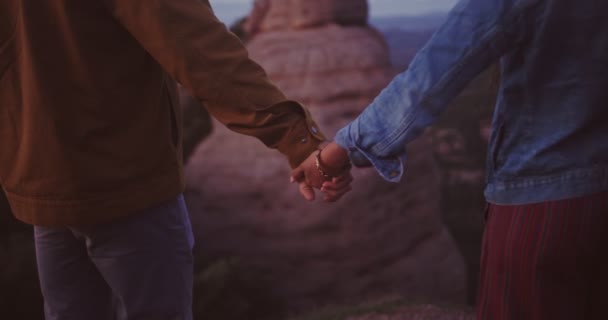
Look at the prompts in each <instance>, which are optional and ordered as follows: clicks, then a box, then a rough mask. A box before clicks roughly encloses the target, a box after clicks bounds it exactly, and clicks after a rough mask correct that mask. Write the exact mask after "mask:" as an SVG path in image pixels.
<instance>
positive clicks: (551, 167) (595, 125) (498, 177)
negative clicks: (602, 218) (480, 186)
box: [486, 0, 608, 203]
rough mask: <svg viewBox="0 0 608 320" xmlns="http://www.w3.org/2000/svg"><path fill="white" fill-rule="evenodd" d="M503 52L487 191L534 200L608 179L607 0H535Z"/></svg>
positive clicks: (592, 187) (507, 199)
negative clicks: (512, 44)
mask: <svg viewBox="0 0 608 320" xmlns="http://www.w3.org/2000/svg"><path fill="white" fill-rule="evenodd" d="M522 19H524V20H526V21H525V22H524V23H523V24H522V25H523V27H524V28H525V30H522V31H521V34H522V39H521V44H520V45H518V46H517V47H515V48H513V49H512V50H509V51H508V52H507V53H506V55H505V56H504V57H503V63H502V78H503V79H502V85H501V88H500V92H499V100H498V102H497V109H496V111H495V115H494V132H493V134H492V138H491V141H490V146H491V149H490V152H489V155H488V170H489V172H490V175H489V185H488V190H487V191H486V196H487V197H488V198H489V200H492V201H495V202H497V203H511V202H531V201H532V202H533V201H542V200H547V197H548V198H549V199H560V198H564V197H568V196H578V195H584V194H588V193H589V192H597V191H598V188H601V187H604V188H605V187H607V186H606V185H605V184H606V182H607V181H608V125H607V124H608V108H607V106H606V104H607V103H608V90H607V88H608V32H607V31H608V2H605V1H560V0H554V1H541V2H540V3H539V4H537V5H536V6H535V7H534V8H532V9H531V10H530V11H529V12H528V14H527V15H525V16H523V17H522Z"/></svg>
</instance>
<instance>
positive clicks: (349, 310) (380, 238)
mask: <svg viewBox="0 0 608 320" xmlns="http://www.w3.org/2000/svg"><path fill="white" fill-rule="evenodd" d="M455 2H456V1H454V0H432V1H428V0H369V1H367V0H255V1H253V0H211V4H212V6H213V7H214V10H215V11H216V14H217V16H218V17H219V18H220V19H221V20H222V21H223V22H224V23H225V24H226V25H227V27H229V28H230V29H231V30H232V31H233V32H234V33H235V34H236V35H237V36H239V37H240V38H241V40H242V41H243V43H244V44H245V45H246V46H247V48H248V49H249V50H250V54H251V57H252V58H253V59H254V60H256V61H257V62H258V63H260V64H261V65H262V66H263V67H264V68H265V69H266V71H267V72H268V74H269V76H270V78H271V79H272V80H273V81H275V82H276V83H277V85H278V86H279V87H280V88H281V89H282V90H283V91H284V92H285V93H286V94H287V96H288V97H290V98H291V99H294V100H298V101H301V102H302V103H304V104H305V105H306V106H307V107H309V108H310V110H311V112H312V114H313V116H314V117H315V119H316V120H317V122H318V124H319V125H320V126H321V127H322V128H323V131H324V132H325V134H326V135H327V136H328V137H332V136H333V134H334V133H335V132H336V131H337V130H338V129H340V128H341V127H342V126H344V125H345V124H347V123H348V122H349V121H350V120H352V119H354V118H355V117H356V116H357V115H358V114H359V113H360V112H361V111H362V110H363V109H364V108H365V107H366V106H367V105H368V104H369V103H370V102H371V101H372V100H373V98H374V97H375V96H376V95H377V94H378V93H379V92H380V91H381V90H382V88H384V87H385V86H386V85H387V84H388V83H389V82H390V80H391V79H392V78H393V77H394V76H395V75H396V74H398V73H399V72H403V71H404V70H406V69H407V67H408V65H409V63H410V61H411V60H412V58H413V57H414V55H415V54H416V52H417V51H418V50H419V49H420V48H422V46H423V45H424V44H425V43H426V41H427V40H428V39H429V38H430V37H431V35H432V34H433V32H434V30H435V29H436V28H437V27H438V26H439V25H440V24H441V23H442V21H443V20H444V19H445V16H446V14H447V12H448V11H449V10H450V8H451V7H452V6H453V5H454V4H455ZM494 69H495V68H492V70H488V71H486V72H484V73H483V74H482V75H480V76H479V77H478V79H476V80H474V81H473V82H472V83H471V85H470V86H469V87H468V88H467V89H466V90H465V91H464V92H463V93H462V94H461V95H460V96H459V97H458V98H456V99H455V100H454V101H453V102H452V104H451V105H450V107H449V108H448V109H447V110H446V112H444V114H443V116H442V117H441V119H440V120H439V121H438V122H437V123H436V124H435V126H433V127H432V128H429V129H428V130H427V131H426V132H425V133H424V134H423V135H422V136H421V137H420V138H419V139H417V140H416V141H415V142H413V143H412V144H411V145H410V146H408V154H409V155H408V156H409V158H408V162H407V164H406V168H407V173H406V175H405V177H404V179H403V181H402V183H400V184H390V183H387V182H384V181H383V180H382V179H380V178H379V177H378V175H377V174H376V173H375V171H374V170H372V169H361V170H356V171H355V172H354V176H355V179H356V181H355V184H354V188H353V191H352V192H351V193H350V194H348V195H347V196H346V197H345V198H343V199H342V200H341V201H340V202H339V203H336V204H326V203H321V202H315V203H307V202H305V201H303V200H302V199H301V198H300V197H299V195H298V193H297V190H296V187H295V186H292V185H289V184H288V175H289V171H290V170H289V167H288V165H287V163H286V161H285V160H284V158H283V157H282V156H281V155H280V154H278V153H277V152H275V151H272V150H267V149H266V148H265V147H264V146H263V145H262V144H261V143H260V142H258V141H256V140H254V139H252V138H249V137H244V136H239V135H237V134H235V133H232V132H229V131H228V130H227V129H225V128H224V127H222V126H221V125H219V124H218V123H216V122H215V121H214V120H212V119H210V117H209V116H208V114H207V113H206V111H205V109H204V108H203V107H201V105H200V104H198V102H197V101H196V100H195V99H193V98H192V97H190V96H188V94H187V93H186V92H185V91H183V92H181V95H180V96H181V101H182V106H183V109H184V112H185V114H186V116H185V117H184V119H185V120H184V128H185V136H184V144H185V155H184V156H185V159H186V162H187V166H186V180H187V191H186V199H187V203H188V206H189V209H190V215H191V219H192V222H193V229H194V232H195V236H196V241H197V244H196V248H195V255H196V261H197V262H196V270H195V272H196V276H195V283H194V287H195V298H194V312H195V319H197V320H198V319H214V320H215V319H219V320H233V319H235V320H236V319H239V320H243V319H244V320H274V319H276V320H280V319H299V320H304V319H308V320H320V319H328V320H329V319H351V320H354V319H357V320H363V319H368V320H375V319H378V320H379V319H395V320H397V319H472V318H473V317H472V311H471V310H472V308H473V307H474V303H475V295H476V286H477V277H478V273H479V257H480V243H481V235H482V231H483V209H484V205H485V203H484V200H483V195H482V191H483V186H484V174H485V173H484V162H485V151H486V150H485V149H486V144H487V140H488V137H489V131H490V129H489V127H490V118H491V115H492V111H493V105H494V101H495V94H496V93H495V91H496V82H497V75H496V74H497V72H496V71H495V70H494ZM252 168H253V170H251V169H252ZM167 294H170V293H167ZM42 318H43V317H42V298H41V296H40V293H39V288H38V280H37V277H36V265H35V259H34V248H33V242H32V230H31V227H29V226H26V225H23V224H21V223H19V222H17V221H15V220H14V219H13V218H12V216H11V214H10V208H9V206H8V205H7V203H6V200H5V199H4V197H3V195H1V194H0V319H23V320H30V319H31V320H38V319H42Z"/></svg>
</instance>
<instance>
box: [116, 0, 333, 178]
mask: <svg viewBox="0 0 608 320" xmlns="http://www.w3.org/2000/svg"><path fill="white" fill-rule="evenodd" d="M105 1H106V3H107V4H108V8H109V10H110V11H111V12H112V14H113V15H114V17H116V19H117V20H118V21H119V22H120V23H121V24H122V25H123V26H124V27H125V28H126V29H127V30H129V32H130V33H131V34H132V35H133V36H134V37H135V39H137V40H138V41H139V42H140V43H141V45H142V46H143V47H144V48H145V49H146V50H147V51H148V52H149V53H150V54H151V55H152V56H153V57H154V58H155V59H156V60H157V61H158V63H159V64H160V65H161V66H162V67H163V69H164V70H166V71H167V73H169V74H170V75H171V77H173V78H174V79H175V80H177V81H179V82H180V83H181V84H182V85H183V86H184V87H186V88H187V89H188V90H189V91H190V92H191V94H192V95H193V96H195V97H196V98H198V99H199V100H200V101H201V102H202V103H203V104H204V105H205V106H206V107H207V108H208V110H209V112H210V114H211V115H212V116H213V117H214V118H216V119H217V120H219V121H220V122H222V123H223V124H225V125H226V126H227V127H228V128H230V129H231V130H234V131H236V132H239V133H242V134H247V135H251V136H254V137H256V138H258V139H259V140H261V141H262V142H263V143H264V144H265V145H267V146H268V147H271V148H276V149H278V150H279V151H281V152H282V153H284V154H285V155H286V156H287V157H288V158H289V162H290V164H291V165H292V166H295V165H296V164H298V163H299V162H301V161H302V160H304V158H306V156H305V155H306V154H310V152H312V151H313V150H315V149H316V148H317V146H318V144H319V143H320V141H322V140H323V136H322V134H321V133H320V132H319V130H318V128H316V125H315V124H314V122H313V120H312V119H311V117H310V116H309V114H308V113H307V111H306V110H305V109H304V108H303V107H302V106H300V105H299V104H297V103H295V102H289V101H288V100H287V98H286V97H285V96H284V95H283V94H282V93H281V92H280V91H279V90H278V88H277V87H276V86H275V85H274V84H272V83H271V81H270V80H269V79H268V77H267V76H266V73H265V72H264V70H263V69H262V68H261V67H260V66H259V65H258V64H257V63H255V62H254V61H252V60H251V59H250V58H249V56H248V53H247V50H246V49H245V47H244V46H243V45H242V43H241V42H240V40H239V39H238V38H237V37H236V36H234V35H233V34H232V33H230V32H229V31H228V29H227V28H226V27H225V25H224V24H223V23H221V22H220V21H219V20H218V19H217V18H216V17H215V15H214V13H213V11H212V9H211V7H210V5H209V3H208V1H201V0H145V1H144V0H130V1H122V0H105ZM313 127H315V129H314V130H313V129H312V128H313Z"/></svg>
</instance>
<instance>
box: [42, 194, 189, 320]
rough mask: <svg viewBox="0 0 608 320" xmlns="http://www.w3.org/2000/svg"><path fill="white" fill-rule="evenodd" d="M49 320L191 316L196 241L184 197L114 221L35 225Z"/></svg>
mask: <svg viewBox="0 0 608 320" xmlns="http://www.w3.org/2000/svg"><path fill="white" fill-rule="evenodd" d="M35 241H36V257H37V261H38V273H39V276H40V284H41V288H42V295H43V297H44V301H45V318H46V320H110V319H120V320H143V319H146V320H191V319H192V281H193V279H192V278H193V257H192V246H193V244H194V240H193V236H192V227H191V225H190V219H189V217H188V212H187V209H186V206H185V203H184V199H183V197H182V196H179V197H178V198H177V199H175V200H173V201H169V202H166V203H163V204H160V205H158V206H156V207H153V208H149V209H147V210H144V211H143V212H140V213H137V214H135V215H133V216H131V217H129V218H126V219H123V220H120V221H116V222H113V223H110V224H105V225H99V226H91V227H70V228H47V227H35Z"/></svg>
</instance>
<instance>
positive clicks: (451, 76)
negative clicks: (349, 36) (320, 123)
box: [335, 0, 540, 182]
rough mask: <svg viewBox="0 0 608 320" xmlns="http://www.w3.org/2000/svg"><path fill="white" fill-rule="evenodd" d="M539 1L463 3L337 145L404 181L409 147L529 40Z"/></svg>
mask: <svg viewBox="0 0 608 320" xmlns="http://www.w3.org/2000/svg"><path fill="white" fill-rule="evenodd" d="M538 2H540V1H539V0H462V1H460V2H459V3H458V4H457V5H456V6H455V7H454V9H452V11H451V12H450V13H449V14H448V17H447V20H446V21H445V22H444V24H443V25H442V26H441V27H440V28H439V29H438V30H437V32H436V33H435V34H434V35H433V37H432V38H431V40H430V41H429V42H428V43H427V44H426V46H425V47H424V48H423V49H421V50H420V52H419V53H418V54H417V55H416V57H415V58H414V60H413V61H412V63H411V64H410V68H409V69H408V70H407V71H405V72H404V73H401V74H399V75H398V76H397V77H395V79H393V81H392V82H391V83H390V84H389V85H388V86H387V87H386V88H385V89H384V90H383V91H382V92H381V93H380V95H379V96H378V97H376V99H375V100H374V101H373V102H372V103H371V104H370V105H369V106H368V107H367V108H366V109H365V110H364V111H363V113H362V114H361V115H360V116H359V117H358V118H357V119H355V120H354V121H353V122H352V123H350V124H349V125H347V126H346V127H344V128H343V129H341V130H340V131H339V132H338V133H337V135H336V138H335V139H336V142H337V143H338V144H339V145H341V146H342V147H344V148H346V149H348V150H349V152H350V157H351V160H352V161H353V163H354V164H355V165H358V166H365V165H370V164H371V165H373V166H374V167H375V168H376V169H377V170H378V171H379V173H380V174H381V175H382V177H383V178H384V179H386V180H388V181H392V182H398V181H400V180H401V177H402V176H403V171H404V163H405V159H406V144H407V143H408V142H410V141H412V140H413V139H415V138H416V137H417V136H418V135H419V134H420V133H421V132H422V131H423V129H424V128H425V127H427V126H428V125H430V124H432V123H433V121H434V120H435V119H436V118H437V117H438V116H439V114H440V113H441V111H442V110H443V109H444V108H445V107H446V105H447V104H448V103H449V102H450V100H451V99H453V98H454V97H455V96H456V95H457V94H458V93H459V92H460V91H461V90H462V89H464V87H465V86H466V85H467V84H468V83H469V82H470V81H471V80H472V79H473V78H474V77H475V76H476V75H477V74H479V73H480V72H481V71H483V70H484V69H485V68H487V67H488V66H489V65H490V64H492V63H493V62H494V61H496V60H497V59H499V58H500V57H501V56H502V55H503V54H505V53H506V52H508V51H509V50H510V49H512V48H515V47H516V46H517V45H518V43H520V42H521V41H522V40H523V37H524V34H525V33H524V30H523V29H525V26H526V21H527V20H528V17H527V16H528V14H527V13H528V12H529V11H530V10H528V9H529V8H531V7H532V6H533V5H535V4H536V3H538Z"/></svg>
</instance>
